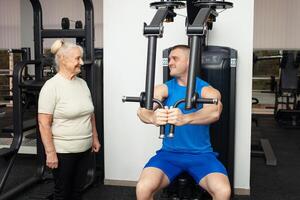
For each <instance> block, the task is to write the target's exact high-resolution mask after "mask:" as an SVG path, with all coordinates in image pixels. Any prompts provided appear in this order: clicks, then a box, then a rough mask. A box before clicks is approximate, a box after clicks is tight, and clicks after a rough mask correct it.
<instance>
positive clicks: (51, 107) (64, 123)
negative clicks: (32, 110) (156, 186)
mask: <svg viewBox="0 0 300 200" xmlns="http://www.w3.org/2000/svg"><path fill="white" fill-rule="evenodd" d="M93 112H94V106H93V103H92V98H91V93H90V90H89V88H88V87H87V84H86V82H85V81H84V80H83V79H81V78H78V77H75V78H74V79H72V80H68V79H66V78H64V77H63V76H61V75H60V74H59V73H57V74H56V75H55V76H54V77H52V78H51V79H49V80H48V81H47V82H46V83H45V84H44V86H43V88H42V90H41V92H40V96H39V104H38V113H44V114H52V115H53V122H52V126H51V129H52V133H53V142H54V146H55V149H56V152H57V153H79V152H84V151H86V150H88V149H89V148H91V146H92V124H91V115H92V113H93Z"/></svg>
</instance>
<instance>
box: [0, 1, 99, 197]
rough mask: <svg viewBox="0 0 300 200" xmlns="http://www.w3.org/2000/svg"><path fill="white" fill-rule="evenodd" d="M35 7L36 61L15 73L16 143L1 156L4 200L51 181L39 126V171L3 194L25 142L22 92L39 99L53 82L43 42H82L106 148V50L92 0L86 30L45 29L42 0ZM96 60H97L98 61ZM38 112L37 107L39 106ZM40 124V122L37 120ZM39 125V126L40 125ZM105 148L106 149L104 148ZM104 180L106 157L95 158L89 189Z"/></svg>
mask: <svg viewBox="0 0 300 200" xmlns="http://www.w3.org/2000/svg"><path fill="white" fill-rule="evenodd" d="M30 2H31V4H32V7H33V29H34V31H33V32H34V56H35V59H34V60H27V61H22V62H19V63H17V64H16V66H15V68H14V72H13V122H14V124H13V133H14V136H13V141H12V143H11V145H10V147H9V148H2V149H0V156H1V157H5V158H6V159H7V161H8V165H7V168H6V169H5V172H4V175H3V176H2V177H0V178H1V179H0V181H1V182H0V194H1V195H0V199H1V200H4V199H9V198H11V197H12V196H14V195H15V194H17V193H18V192H20V191H22V190H24V189H26V188H28V187H30V186H31V185H33V184H36V183H39V182H42V181H44V180H45V179H47V178H48V174H46V166H45V152H44V149H43V145H42V142H41V138H40V133H39V129H38V126H36V138H37V142H36V146H37V163H38V164H37V169H36V173H35V174H34V175H33V176H32V177H31V178H29V179H27V180H24V182H22V183H21V184H19V185H16V186H15V187H13V188H12V189H11V190H8V191H5V192H3V189H4V186H5V183H6V180H7V178H8V176H9V173H10V171H11V168H12V166H13V164H14V161H15V159H16V156H17V154H18V151H19V149H20V146H21V143H22V139H23V115H22V113H23V109H24V107H23V105H22V98H21V97H22V91H23V90H24V89H25V90H27V91H32V92H33V93H35V94H36V98H37V97H38V93H39V91H40V89H41V88H42V86H43V84H44V83H45V81H46V80H47V79H48V78H49V77H46V76H45V75H44V68H43V64H44V62H45V59H44V56H43V40H44V39H47V38H74V39H76V40H79V41H81V45H82V46H83V49H84V65H83V66H82V67H83V73H82V77H83V78H84V79H85V80H86V81H87V84H88V86H89V88H90V90H91V93H92V98H93V102H94V106H95V115H96V119H97V121H96V126H97V129H98V130H99V140H100V142H101V143H102V144H103V143H104V142H103V105H102V104H103V88H102V86H103V77H102V76H103V72H102V66H103V65H102V62H101V61H102V53H103V52H102V50H99V49H98V50H96V51H95V48H94V11H93V3H92V0H83V4H84V9H85V25H84V28H76V29H44V27H43V24H42V23H43V20H42V8H41V4H40V2H39V0H30ZM95 58H96V59H95ZM29 66H34V79H32V80H24V79H23V72H24V71H26V68H28V67H29ZM36 108H37V105H36ZM36 120H37V118H36ZM36 124H37V123H36ZM102 147H103V146H102ZM103 177H104V154H103V151H101V152H100V153H99V154H97V155H96V154H93V156H92V159H91V162H90V167H89V170H88V178H87V180H86V184H85V188H84V189H87V188H88V187H90V186H92V184H93V183H94V182H95V181H96V180H97V179H98V180H99V179H103ZM49 195H51V193H50V194H49V193H48V194H42V196H38V197H33V198H36V199H46V198H48V197H49Z"/></svg>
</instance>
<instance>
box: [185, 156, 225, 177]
mask: <svg viewBox="0 0 300 200" xmlns="http://www.w3.org/2000/svg"><path fill="white" fill-rule="evenodd" d="M188 164H189V165H188V166H187V172H188V173H189V174H190V175H191V176H192V177H193V178H194V179H195V181H196V182H197V183H200V181H201V180H202V179H203V178H204V177H207V176H208V175H209V174H212V173H218V174H222V175H224V176H225V177H227V171H226V169H225V167H224V165H223V164H222V163H221V162H220V161H219V160H218V159H217V157H216V155H215V154H214V153H213V152H212V153H204V154H201V155H199V156H193V157H192V158H191V159H190V161H189V163H188Z"/></svg>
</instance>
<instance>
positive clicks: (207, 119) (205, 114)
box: [184, 105, 222, 125]
mask: <svg viewBox="0 0 300 200" xmlns="http://www.w3.org/2000/svg"><path fill="white" fill-rule="evenodd" d="M221 111H222V105H218V106H208V107H205V108H202V109H200V110H198V111H197V112H194V113H189V114H186V115H185V116H184V118H185V122H186V123H185V124H203V125H204V124H211V123H214V122H216V121H218V120H219V118H220V115H221Z"/></svg>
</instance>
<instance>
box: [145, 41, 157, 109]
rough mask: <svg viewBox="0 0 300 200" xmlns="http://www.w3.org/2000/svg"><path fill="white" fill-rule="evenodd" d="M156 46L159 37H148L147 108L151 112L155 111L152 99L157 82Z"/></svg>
mask: <svg viewBox="0 0 300 200" xmlns="http://www.w3.org/2000/svg"><path fill="white" fill-rule="evenodd" d="M156 46H157V36H150V37H148V51H147V71H146V87H145V92H146V104H145V108H146V109H149V110H152V109H153V101H152V98H153V92H154V81H155V61H156Z"/></svg>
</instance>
